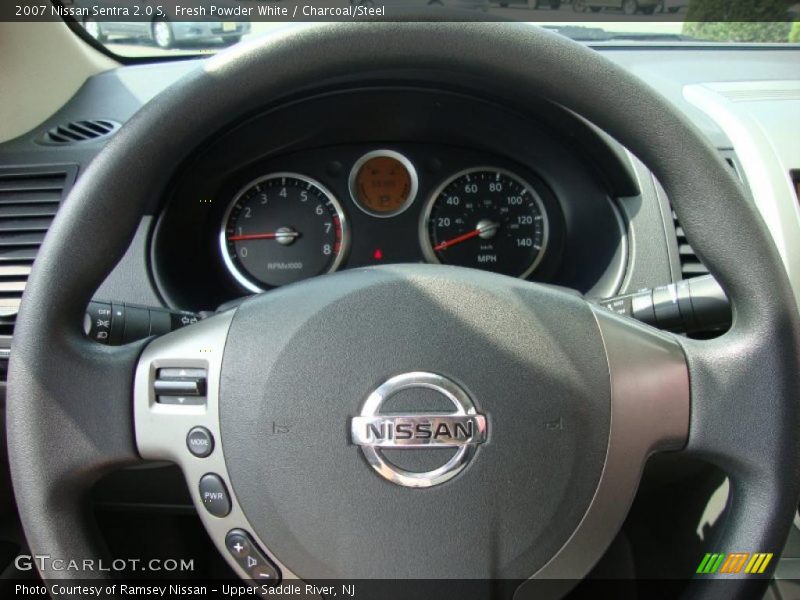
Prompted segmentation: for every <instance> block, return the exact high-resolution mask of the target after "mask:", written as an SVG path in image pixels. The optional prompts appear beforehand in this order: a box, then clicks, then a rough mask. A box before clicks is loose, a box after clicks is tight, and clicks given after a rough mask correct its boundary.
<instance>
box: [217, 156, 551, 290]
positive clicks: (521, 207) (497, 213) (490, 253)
mask: <svg viewBox="0 0 800 600" xmlns="http://www.w3.org/2000/svg"><path fill="white" fill-rule="evenodd" d="M300 164H302V165H303V166H305V167H306V168H304V169H301V168H298V166H299V165H300ZM234 179H238V181H237V182H236V185H235V186H234V187H232V188H228V189H226V190H223V191H221V195H222V197H223V198H225V204H224V211H223V212H222V215H221V218H220V223H219V235H218V251H219V258H220V260H221V262H222V264H224V266H225V269H226V271H227V275H228V277H229V278H230V280H231V281H232V282H234V283H235V284H236V285H238V286H239V287H241V288H242V290H244V291H248V292H260V291H265V290H269V289H272V288H275V287H279V286H282V285H286V284H289V283H294V282H296V281H300V280H303V279H307V278H309V277H314V276H317V275H322V274H325V273H330V272H333V271H336V270H339V269H344V268H351V267H359V266H366V265H372V264H381V263H392V262H421V261H425V262H430V263H441V264H447V265H457V266H462V267H470V268H475V269H482V270H487V271H493V272H496V273H502V274H505V275H510V276H513V277H522V278H528V277H533V276H535V275H536V274H537V272H538V271H539V268H540V266H542V265H545V264H547V262H548V261H546V260H545V259H547V258H548V257H550V258H551V259H552V260H550V261H549V262H550V263H551V265H552V264H553V263H554V262H556V261H557V258H558V257H557V244H551V238H558V237H559V235H558V234H559V225H560V223H561V220H562V218H561V216H560V209H559V206H558V201H557V199H556V198H555V195H554V194H553V192H552V191H551V190H550V189H549V188H548V186H547V185H546V184H545V183H544V181H543V180H542V179H541V178H539V177H538V176H537V175H536V174H535V173H534V172H533V171H531V170H530V169H528V168H526V167H523V166H522V165H515V164H513V163H510V162H509V161H508V160H505V159H501V158H500V157H491V156H486V155H483V154H482V153H471V152H469V151H466V150H459V149H449V150H448V149H444V148H429V147H423V146H419V147H415V146H413V145H401V146H399V147H398V146H394V145H389V144H387V145H384V146H380V147H367V148H327V149H320V150H316V151H313V152H311V153H310V155H306V156H304V157H303V159H302V160H301V161H297V160H294V161H293V160H291V159H289V160H276V161H269V163H268V164H264V165H263V166H259V167H254V168H252V169H250V170H249V174H248V176H245V174H240V175H239V176H238V177H235V178H234ZM230 189H233V190H234V191H233V192H232V193H231V192H230V191H229V190H230Z"/></svg>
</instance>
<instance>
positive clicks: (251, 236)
mask: <svg viewBox="0 0 800 600" xmlns="http://www.w3.org/2000/svg"><path fill="white" fill-rule="evenodd" d="M276 237H278V234H277V233H247V234H243V235H232V236H230V237H229V238H228V240H230V241H231V242H243V241H244V240H274V239H275V238H276Z"/></svg>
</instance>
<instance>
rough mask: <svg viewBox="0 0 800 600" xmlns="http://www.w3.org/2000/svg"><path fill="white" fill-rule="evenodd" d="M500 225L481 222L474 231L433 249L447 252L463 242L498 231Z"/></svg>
mask: <svg viewBox="0 0 800 600" xmlns="http://www.w3.org/2000/svg"><path fill="white" fill-rule="evenodd" d="M498 227H499V225H498V224H497V223H485V222H483V221H482V222H481V223H479V224H478V226H477V227H476V228H475V229H473V230H472V231H468V232H467V233H462V234H461V235H459V236H456V237H454V238H452V239H450V240H445V241H444V242H441V243H439V244H436V245H435V246H434V247H433V249H434V251H435V252H439V251H441V250H447V249H448V248H449V247H450V246H455V245H456V244H460V243H461V242H466V241H467V240H471V239H472V238H474V237H478V236H479V235H480V234H482V233H487V232H489V231H492V230H494V229H497V228H498Z"/></svg>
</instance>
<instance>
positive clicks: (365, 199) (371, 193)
mask: <svg viewBox="0 0 800 600" xmlns="http://www.w3.org/2000/svg"><path fill="white" fill-rule="evenodd" d="M417 185H418V182H417V172H416V170H415V169H414V165H412V164H411V161H409V160H408V159H407V158H406V157H405V156H403V155H402V154H400V153H398V152H394V151H392V150H375V151H374V152H368V153H367V154H365V155H364V156H362V157H361V158H360V159H359V160H358V161H356V163H355V165H353V169H352V171H351V172H350V180H349V186H350V194H351V195H352V197H353V201H354V202H355V203H356V205H357V206H358V207H359V208H360V209H361V210H363V211H364V212H365V213H367V214H368V215H372V216H373V217H393V216H395V215H398V214H400V213H401V212H403V211H404V210H405V209H406V208H408V207H409V206H410V205H411V203H412V202H414V198H415V196H416V195H417Z"/></svg>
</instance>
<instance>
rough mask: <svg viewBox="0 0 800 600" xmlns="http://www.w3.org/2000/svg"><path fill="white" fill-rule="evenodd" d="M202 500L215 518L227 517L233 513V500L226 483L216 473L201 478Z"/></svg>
mask: <svg viewBox="0 0 800 600" xmlns="http://www.w3.org/2000/svg"><path fill="white" fill-rule="evenodd" d="M199 489H200V500H201V501H202V502H203V506H205V507H206V510H207V511H208V512H210V513H211V514H212V515H214V516H215V517H220V518H221V517H225V516H227V515H228V513H229V512H231V498H230V496H229V495H228V489H227V488H226V487H225V482H224V481H222V478H220V476H219V475H216V474H215V473H206V474H205V475H203V476H202V477H201V478H200V485H199Z"/></svg>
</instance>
